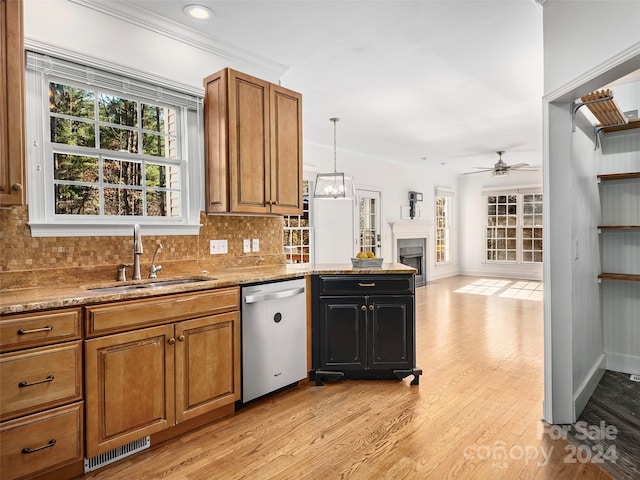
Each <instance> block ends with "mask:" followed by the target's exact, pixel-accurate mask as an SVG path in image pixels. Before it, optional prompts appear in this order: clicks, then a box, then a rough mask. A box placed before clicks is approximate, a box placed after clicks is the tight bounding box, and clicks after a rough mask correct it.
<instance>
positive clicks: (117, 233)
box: [29, 222, 201, 237]
mask: <svg viewBox="0 0 640 480" xmlns="http://www.w3.org/2000/svg"><path fill="white" fill-rule="evenodd" d="M29 227H30V228H31V236H32V237H124V236H127V235H132V232H133V223H131V224H123V223H118V224H105V223H87V222H83V223H66V224H60V223H58V224H50V223H35V222H34V223H29ZM200 227H201V225H200V224H195V225H182V224H176V225H157V224H155V225H154V224H144V223H142V222H141V223H140V230H141V232H142V233H143V234H144V235H198V234H199V233H200Z"/></svg>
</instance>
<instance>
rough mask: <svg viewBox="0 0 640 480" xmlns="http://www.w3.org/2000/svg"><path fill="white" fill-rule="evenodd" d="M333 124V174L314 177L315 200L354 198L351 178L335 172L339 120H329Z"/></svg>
mask: <svg viewBox="0 0 640 480" xmlns="http://www.w3.org/2000/svg"><path fill="white" fill-rule="evenodd" d="M329 120H331V121H332V122H333V173H319V174H318V176H317V177H316V187H315V189H314V191H313V196H314V197H315V198H355V196H356V188H355V184H354V182H353V177H350V176H349V175H345V174H344V173H343V172H337V171H336V148H337V147H336V123H337V122H338V121H339V120H340V119H339V118H330V119H329Z"/></svg>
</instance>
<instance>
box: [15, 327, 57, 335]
mask: <svg viewBox="0 0 640 480" xmlns="http://www.w3.org/2000/svg"><path fill="white" fill-rule="evenodd" d="M51 330H53V327H52V326H51V325H47V326H46V327H42V328H32V329H31V330H24V329H22V328H21V329H20V330H18V335H26V334H27V333H38V332H50V331H51Z"/></svg>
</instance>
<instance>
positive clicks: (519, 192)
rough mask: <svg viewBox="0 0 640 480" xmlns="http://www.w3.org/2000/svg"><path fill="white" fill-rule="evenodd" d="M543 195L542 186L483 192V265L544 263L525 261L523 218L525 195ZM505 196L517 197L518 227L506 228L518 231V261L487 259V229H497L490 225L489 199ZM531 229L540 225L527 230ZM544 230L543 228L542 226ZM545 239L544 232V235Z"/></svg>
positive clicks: (506, 188)
mask: <svg viewBox="0 0 640 480" xmlns="http://www.w3.org/2000/svg"><path fill="white" fill-rule="evenodd" d="M532 194H533V195H542V187H541V186H527V187H505V188H501V189H491V190H483V191H482V198H483V212H484V225H483V234H482V240H483V244H482V245H483V246H482V255H483V260H482V263H488V264H500V265H542V264H543V262H544V258H543V259H542V260H543V261H542V262H534V261H531V262H530V261H524V260H523V255H522V252H523V234H522V232H523V228H525V226H524V225H523V221H522V218H523V217H522V216H523V215H524V208H523V207H524V206H523V197H524V195H532ZM503 195H507V196H508V195H515V196H516V225H515V227H514V226H513V225H508V226H505V228H515V229H516V259H515V260H490V259H488V258H487V228H489V227H495V225H488V214H487V202H488V197H490V196H491V197H493V196H503ZM544 215H545V213H544V211H543V212H542V216H543V218H544ZM530 227H536V228H537V227H538V225H527V226H526V228H530ZM540 228H542V226H540ZM542 236H543V238H544V231H543V233H542Z"/></svg>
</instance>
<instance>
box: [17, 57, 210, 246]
mask: <svg viewBox="0 0 640 480" xmlns="http://www.w3.org/2000/svg"><path fill="white" fill-rule="evenodd" d="M75 60H77V59H76V58H75V57H73V60H70V59H66V58H61V57H53V56H50V55H48V54H46V53H40V52H33V51H28V52H27V68H26V73H27V74H26V79H27V81H26V84H27V104H28V109H29V111H30V112H32V115H30V116H28V124H27V137H28V139H29V140H30V143H31V144H32V145H34V149H33V155H31V156H30V157H29V162H30V163H32V164H34V165H37V167H35V171H36V172H37V175H35V176H34V177H33V182H32V185H34V186H35V187H34V188H32V189H31V190H30V199H29V201H30V208H29V221H30V225H31V227H32V233H33V234H34V236H49V235H51V236H69V235H73V234H74V233H77V232H78V231H79V230H78V226H80V225H82V227H83V228H84V229H85V231H84V233H83V234H87V233H86V232H88V231H91V232H92V233H93V234H99V233H106V232H109V233H110V234H113V233H114V232H115V231H116V230H117V229H118V228H120V227H126V226H127V225H133V224H134V223H136V224H140V225H142V226H146V227H145V231H146V232H151V231H154V232H163V233H168V234H174V233H176V232H180V233H187V232H188V233H197V230H198V229H199V208H198V201H197V199H196V197H195V195H196V193H197V192H196V193H194V194H193V195H191V194H190V193H189V190H190V189H188V188H187V185H188V184H189V178H196V177H195V176H193V175H194V174H196V173H198V165H199V160H200V158H199V156H200V155H201V148H200V147H199V145H200V140H201V133H200V132H199V124H200V122H201V119H202V113H201V105H202V98H201V97H197V96H193V95H191V94H189V93H185V92H181V91H178V90H173V89H171V88H166V87H165V86H164V84H163V83H162V82H163V81H159V82H160V83H157V84H156V83H153V82H154V79H153V78H149V76H148V75H146V76H145V74H144V73H141V72H133V71H128V70H127V69H122V68H120V67H118V66H113V67H114V70H113V71H111V70H107V69H106V67H107V66H106V64H104V63H100V66H99V67H96V66H95V65H96V63H94V62H95V60H94V59H90V58H84V57H83V58H82V60H83V61H87V63H86V64H83V63H77V62H76V61H75ZM121 70H125V74H130V75H131V76H126V75H125V74H123V73H121ZM136 73H138V76H136ZM37 112H41V113H42V115H43V117H41V118H37V115H35V113H37ZM43 120H44V121H43ZM32 168H34V167H32ZM193 190H194V192H195V189H193ZM114 227H115V228H116V230H113V228H114ZM34 229H35V230H34ZM117 231H119V232H122V231H123V230H117Z"/></svg>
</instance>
